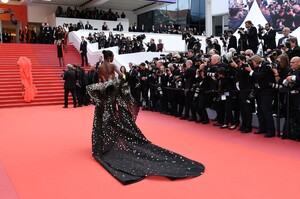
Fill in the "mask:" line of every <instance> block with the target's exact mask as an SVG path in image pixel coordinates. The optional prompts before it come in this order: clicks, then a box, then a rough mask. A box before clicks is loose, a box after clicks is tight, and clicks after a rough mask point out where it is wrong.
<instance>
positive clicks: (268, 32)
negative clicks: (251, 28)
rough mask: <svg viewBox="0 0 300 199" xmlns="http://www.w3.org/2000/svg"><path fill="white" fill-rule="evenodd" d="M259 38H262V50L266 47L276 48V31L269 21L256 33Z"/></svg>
mask: <svg viewBox="0 0 300 199" xmlns="http://www.w3.org/2000/svg"><path fill="white" fill-rule="evenodd" d="M258 37H259V39H263V40H264V44H263V50H264V52H266V51H267V49H271V50H274V49H275V48H276V41H275V39H276V31H275V30H273V28H272V27H271V24H270V23H266V25H265V29H260V30H259V34H258Z"/></svg>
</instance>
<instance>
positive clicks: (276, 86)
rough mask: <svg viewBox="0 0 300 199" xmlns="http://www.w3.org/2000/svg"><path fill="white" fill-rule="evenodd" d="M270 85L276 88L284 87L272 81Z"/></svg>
mask: <svg viewBox="0 0 300 199" xmlns="http://www.w3.org/2000/svg"><path fill="white" fill-rule="evenodd" d="M269 86H270V87H271V88H275V89H279V88H282V87H283V86H282V85H280V84H275V83H270V84H269Z"/></svg>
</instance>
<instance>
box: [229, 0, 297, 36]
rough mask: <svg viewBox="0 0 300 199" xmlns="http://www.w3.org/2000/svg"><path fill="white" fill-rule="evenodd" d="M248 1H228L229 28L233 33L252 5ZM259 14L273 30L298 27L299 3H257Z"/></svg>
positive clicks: (291, 0)
mask: <svg viewBox="0 0 300 199" xmlns="http://www.w3.org/2000/svg"><path fill="white" fill-rule="evenodd" d="M253 2H254V1H253V0H250V1H248V0H247V1H245V0H244V1H243V0H242V1H235V0H232V1H230V5H229V27H230V28H231V29H233V30H234V31H235V30H237V28H238V27H239V26H240V25H241V24H242V22H243V21H244V19H245V17H246V16H247V15H248V13H249V10H250V9H251V7H252V5H253ZM257 3H258V6H259V8H260V11H261V13H262V14H263V16H264V17H265V19H266V20H267V21H268V23H269V24H271V26H272V27H273V28H274V29H275V30H282V29H283V28H284V27H289V28H290V29H292V30H293V29H296V28H297V27H299V21H300V20H299V16H300V2H299V1H298V0H277V1H262V0H259V1H257Z"/></svg>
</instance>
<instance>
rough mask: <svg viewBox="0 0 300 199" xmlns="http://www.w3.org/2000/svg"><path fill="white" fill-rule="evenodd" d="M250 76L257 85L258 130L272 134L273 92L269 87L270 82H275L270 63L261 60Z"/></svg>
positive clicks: (273, 133) (273, 130)
mask: <svg viewBox="0 0 300 199" xmlns="http://www.w3.org/2000/svg"><path fill="white" fill-rule="evenodd" d="M252 77H253V78H254V81H255V83H256V84H258V86H259V89H258V92H257V96H256V100H257V116H258V122H259V130H260V131H261V132H264V133H266V135H268V136H274V135H275V124H274V119H273V115H272V102H273V100H274V94H275V92H274V91H273V90H271V89H270V88H271V86H270V84H274V83H275V76H274V73H273V71H272V70H271V67H270V64H269V63H268V62H263V63H262V64H261V67H258V68H256V69H255V72H254V73H253V74H252Z"/></svg>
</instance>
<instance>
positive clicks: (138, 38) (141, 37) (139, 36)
mask: <svg viewBox="0 0 300 199" xmlns="http://www.w3.org/2000/svg"><path fill="white" fill-rule="evenodd" d="M144 39H146V35H145V34H141V35H138V36H136V40H138V41H143V40H144Z"/></svg>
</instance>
